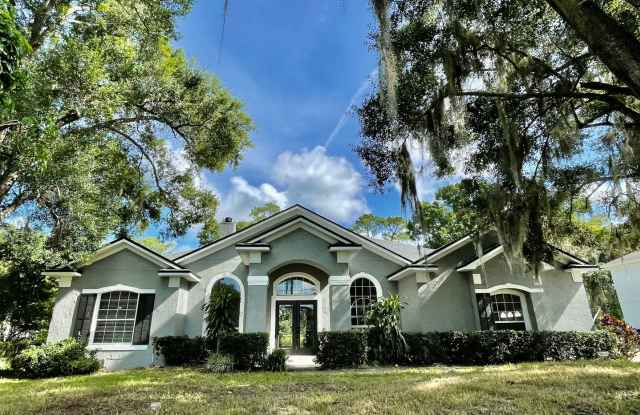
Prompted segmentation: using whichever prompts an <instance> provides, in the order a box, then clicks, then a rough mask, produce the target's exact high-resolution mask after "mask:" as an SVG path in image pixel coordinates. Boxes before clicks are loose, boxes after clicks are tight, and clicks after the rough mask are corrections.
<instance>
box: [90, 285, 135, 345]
mask: <svg viewBox="0 0 640 415" xmlns="http://www.w3.org/2000/svg"><path fill="white" fill-rule="evenodd" d="M137 308H138V294H136V293H132V292H129V291H111V292H108V293H103V294H102V295H101V296H100V306H99V308H98V317H97V320H96V331H95V333H94V335H93V342H94V343H131V341H132V338H133V329H134V326H135V321H136V320H135V319H136V310H137Z"/></svg>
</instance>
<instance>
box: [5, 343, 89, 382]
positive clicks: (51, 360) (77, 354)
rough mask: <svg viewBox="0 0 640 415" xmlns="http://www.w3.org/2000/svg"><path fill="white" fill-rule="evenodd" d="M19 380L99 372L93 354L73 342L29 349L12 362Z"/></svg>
mask: <svg viewBox="0 0 640 415" xmlns="http://www.w3.org/2000/svg"><path fill="white" fill-rule="evenodd" d="M11 368H12V370H13V371H14V373H15V374H16V376H18V377H26V378H45V377H55V376H69V375H83V374H87V373H93V372H95V371H96V370H98V369H99V368H100V362H99V361H98V359H96V357H95V352H89V351H88V350H87V349H86V348H85V346H84V345H83V344H81V343H79V342H78V341H77V340H75V339H73V338H68V339H65V340H62V341H60V342H57V343H49V344H45V345H42V346H30V347H28V348H27V349H25V350H23V351H22V352H20V353H19V354H18V355H17V356H15V357H14V358H13V359H12V360H11Z"/></svg>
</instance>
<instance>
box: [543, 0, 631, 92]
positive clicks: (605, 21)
mask: <svg viewBox="0 0 640 415" xmlns="http://www.w3.org/2000/svg"><path fill="white" fill-rule="evenodd" d="M546 1H547V3H548V4H549V5H550V6H551V7H553V8H554V9H555V10H556V11H557V12H558V13H559V14H560V15H561V16H562V18H563V19H564V20H565V22H566V23H567V24H568V25H569V26H570V27H571V28H573V30H575V32H576V34H577V35H578V37H580V38H581V39H582V40H583V41H584V42H586V43H587V45H588V46H589V49H591V51H592V52H593V54H594V55H596V56H597V57H598V58H600V60H601V61H602V63H603V64H604V65H605V66H607V67H608V68H609V70H611V72H612V73H613V74H614V75H615V76H616V77H617V78H618V80H619V81H621V82H622V83H624V84H626V85H627V86H628V87H629V88H630V89H631V90H632V91H633V94H634V95H635V96H636V97H638V98H640V42H638V40H637V39H636V38H635V36H634V35H633V34H631V33H629V32H628V31H627V30H625V29H624V28H623V27H622V26H621V25H619V24H618V22H616V21H615V20H614V19H613V18H612V17H610V16H608V15H607V14H606V13H605V12H603V11H602V10H601V9H600V8H599V7H598V5H597V4H595V3H594V2H593V1H591V0H546Z"/></svg>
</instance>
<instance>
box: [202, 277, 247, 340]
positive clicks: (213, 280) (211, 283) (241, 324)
mask: <svg viewBox="0 0 640 415" xmlns="http://www.w3.org/2000/svg"><path fill="white" fill-rule="evenodd" d="M224 278H230V279H232V280H234V281H235V282H236V283H237V284H238V285H239V286H240V317H239V319H240V321H239V322H238V332H240V333H244V304H245V292H244V284H243V283H242V280H241V279H240V278H238V277H237V276H236V275H234V274H232V273H230V272H225V273H222V274H218V275H216V276H215V277H213V278H211V280H210V281H209V283H208V284H207V288H206V291H205V292H204V298H203V299H202V302H203V304H207V303H208V302H209V297H211V290H212V289H213V286H214V284H215V283H216V282H218V281H220V280H222V279H224ZM206 333H207V320H206V318H205V313H204V312H203V313H202V335H203V336H206Z"/></svg>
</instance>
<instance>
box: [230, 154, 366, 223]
mask: <svg viewBox="0 0 640 415" xmlns="http://www.w3.org/2000/svg"><path fill="white" fill-rule="evenodd" d="M269 175H270V176H271V177H272V178H273V181H274V182H275V184H271V183H262V184H261V185H259V186H254V185H252V184H250V183H249V182H248V181H247V180H246V179H244V178H243V177H238V176H235V177H232V178H231V188H230V189H229V191H228V192H226V194H224V195H222V196H221V197H220V199H221V205H220V210H219V213H220V216H221V217H224V216H231V217H233V218H234V219H236V220H243V219H246V218H247V217H248V215H249V212H250V210H251V208H253V207H255V206H260V205H264V204H265V203H268V202H275V203H276V204H278V205H279V206H280V207H282V208H284V207H286V206H290V205H292V204H294V203H300V204H302V205H303V206H305V207H307V208H309V209H312V210H315V211H317V212H318V213H320V214H322V215H324V216H327V217H329V218H331V219H335V220H337V221H341V222H347V221H351V220H353V219H355V218H356V217H357V216H359V215H360V214H362V213H365V212H367V211H368V210H369V209H368V207H367V202H366V200H365V199H364V197H363V196H362V191H363V188H364V186H365V184H364V182H363V179H362V176H361V175H360V173H358V172H357V171H356V170H355V169H354V168H353V166H352V165H351V163H349V162H348V161H347V160H346V159H345V158H343V157H335V156H330V155H328V154H327V152H326V149H325V148H324V147H322V146H318V147H316V148H314V149H313V150H306V149H303V150H302V151H301V152H299V153H294V152H291V151H286V152H284V153H281V154H280V155H278V157H277V159H276V161H275V163H273V168H272V171H271V172H269Z"/></svg>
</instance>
